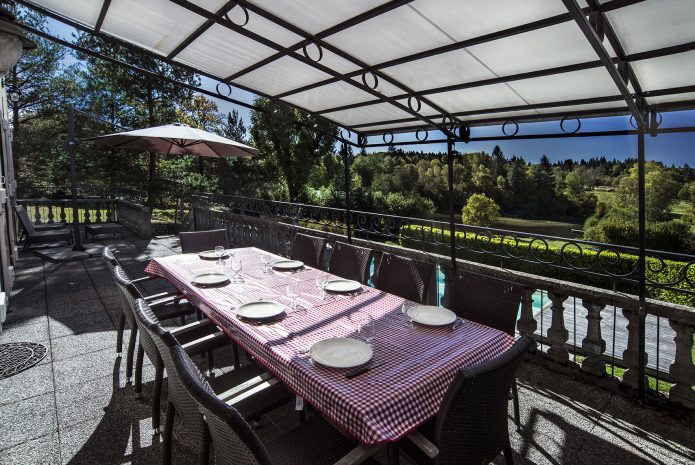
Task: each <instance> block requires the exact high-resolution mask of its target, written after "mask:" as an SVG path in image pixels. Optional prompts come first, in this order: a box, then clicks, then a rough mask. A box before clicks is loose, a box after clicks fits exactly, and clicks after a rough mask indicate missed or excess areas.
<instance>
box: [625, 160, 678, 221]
mask: <svg viewBox="0 0 695 465" xmlns="http://www.w3.org/2000/svg"><path fill="white" fill-rule="evenodd" d="M644 169H645V174H644V179H645V185H644V188H645V194H646V196H645V201H646V214H647V220H648V221H664V220H667V219H668V218H669V216H670V210H669V209H670V207H671V205H672V204H673V202H674V201H675V200H676V198H677V196H678V191H679V190H680V188H681V186H680V185H679V184H678V182H677V181H676V180H675V179H674V177H673V174H672V173H671V171H670V170H666V169H665V168H664V167H663V165H662V164H661V163H658V162H653V161H652V162H647V163H646V164H645V167H644ZM615 194H616V195H615V201H616V205H617V206H618V207H621V208H624V209H626V210H629V211H632V212H635V211H636V210H637V165H634V166H633V167H632V168H631V169H630V174H629V175H627V176H623V177H622V178H620V181H619V183H618V186H617V188H616V190H615Z"/></svg>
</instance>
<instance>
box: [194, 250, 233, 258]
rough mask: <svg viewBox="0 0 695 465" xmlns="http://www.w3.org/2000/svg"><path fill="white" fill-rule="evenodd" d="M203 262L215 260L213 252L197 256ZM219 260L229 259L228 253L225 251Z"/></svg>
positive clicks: (206, 251)
mask: <svg viewBox="0 0 695 465" xmlns="http://www.w3.org/2000/svg"><path fill="white" fill-rule="evenodd" d="M198 256H199V257H200V258H202V259H203V260H217V258H218V257H217V254H216V253H215V251H214V250H205V251H203V252H200V253H199V254H198ZM221 258H229V252H227V251H225V252H224V255H222V257H221Z"/></svg>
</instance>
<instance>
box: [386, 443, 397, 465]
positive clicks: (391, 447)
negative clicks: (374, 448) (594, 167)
mask: <svg viewBox="0 0 695 465" xmlns="http://www.w3.org/2000/svg"><path fill="white" fill-rule="evenodd" d="M386 456H387V463H388V465H398V464H399V463H400V455H399V452H398V443H395V442H390V443H388V444H387V445H386Z"/></svg>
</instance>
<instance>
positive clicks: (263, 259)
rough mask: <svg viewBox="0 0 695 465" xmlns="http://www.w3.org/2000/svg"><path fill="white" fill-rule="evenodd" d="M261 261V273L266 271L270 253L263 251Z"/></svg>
mask: <svg viewBox="0 0 695 465" xmlns="http://www.w3.org/2000/svg"><path fill="white" fill-rule="evenodd" d="M261 263H262V264H263V273H264V274H267V273H268V266H269V265H270V254H267V253H264V254H262V255H261Z"/></svg>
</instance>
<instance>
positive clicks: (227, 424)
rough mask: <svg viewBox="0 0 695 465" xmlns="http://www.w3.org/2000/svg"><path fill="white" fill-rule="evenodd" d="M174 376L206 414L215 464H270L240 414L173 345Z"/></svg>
mask: <svg viewBox="0 0 695 465" xmlns="http://www.w3.org/2000/svg"><path fill="white" fill-rule="evenodd" d="M170 357H171V359H172V364H173V367H174V369H175V370H176V376H177V377H178V378H179V379H180V381H181V384H182V385H183V387H184V389H185V390H186V392H187V393H188V395H189V396H190V397H191V398H192V399H194V401H195V403H196V405H197V407H198V409H199V411H200V412H201V413H202V414H204V415H205V420H206V421H207V425H208V428H209V430H210V436H211V438H212V444H213V450H214V455H215V460H214V462H215V465H271V464H272V460H271V458H270V456H269V455H268V452H267V450H266V448H265V446H264V445H263V443H262V442H261V440H260V439H259V438H258V436H257V435H256V433H254V431H253V430H252V429H251V427H250V426H249V424H248V423H247V422H246V420H244V418H243V417H242V416H241V414H240V413H239V412H238V411H237V410H236V409H235V408H234V407H231V406H229V405H227V404H226V403H224V402H223V401H222V400H220V399H219V398H218V397H217V396H216V395H215V393H214V392H213V391H212V389H211V388H210V385H209V384H208V383H207V381H206V380H205V377H204V376H203V375H202V373H201V372H200V370H199V369H198V367H197V366H196V365H195V364H194V363H193V361H192V360H191V358H190V357H189V356H188V354H187V353H186V351H184V350H183V348H181V347H180V346H175V347H173V348H172V350H171V352H170Z"/></svg>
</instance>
